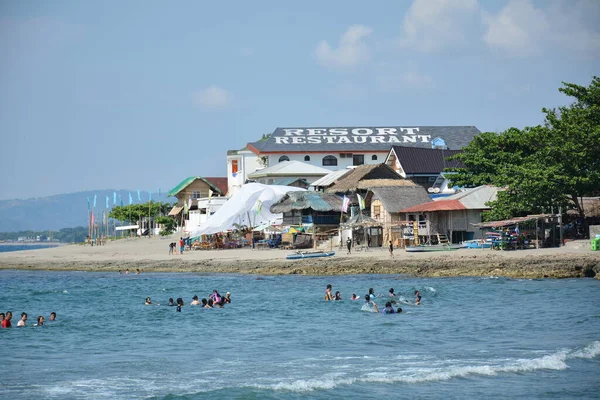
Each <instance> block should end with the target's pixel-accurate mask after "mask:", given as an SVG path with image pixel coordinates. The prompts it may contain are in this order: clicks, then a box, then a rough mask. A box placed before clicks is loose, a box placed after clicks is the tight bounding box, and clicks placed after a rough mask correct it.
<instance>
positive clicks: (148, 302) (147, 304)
mask: <svg viewBox="0 0 600 400" xmlns="http://www.w3.org/2000/svg"><path fill="white" fill-rule="evenodd" d="M151 304H152V299H151V298H150V297H146V302H145V303H144V305H146V306H149V305H151Z"/></svg>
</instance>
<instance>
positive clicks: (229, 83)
mask: <svg viewBox="0 0 600 400" xmlns="http://www.w3.org/2000/svg"><path fill="white" fill-rule="evenodd" d="M599 20H600V1H596V0H590V1H578V0H554V1H552V0H549V1H535V0H510V1H506V0H498V1H495V0H411V1H409V0H406V1H398V0H395V1H371V2H366V1H349V0H339V1H323V0H320V1H306V0H305V1H297V2H291V1H280V0H279V1H242V0H240V1H187V2H186V1H177V2H166V1H133V0H128V1H105V0H103V1H95V2H93V1H79V0H74V1H61V0H56V1H28V0H14V1H9V0H4V1H1V2H0V134H1V141H0V171H1V173H0V199H8V198H26V197H37V196H46V195H50V194H58V193H65V192H74V191H80V190H94V189H105V188H117V189H119V188H127V189H134V190H135V189H137V188H140V189H143V190H149V189H150V190H157V189H158V188H161V189H162V190H163V192H164V191H166V190H169V189H171V188H172V187H174V186H175V185H176V184H178V183H179V182H180V181H181V180H182V179H183V178H185V177H187V176H192V175H202V176H225V166H226V151H227V150H228V149H240V148H242V147H244V146H245V145H246V143H247V142H251V141H255V140H257V139H259V138H260V136H261V135H262V134H264V133H269V132H272V131H273V130H274V129H275V128H276V127H278V126H353V125H354V126H361V125H366V126H382V125H396V126H406V125H475V126H477V127H478V128H479V129H480V130H481V131H501V130H504V129H507V128H509V127H511V126H516V127H519V128H522V127H524V126H527V125H536V124H539V123H541V122H542V118H543V116H542V114H541V112H540V110H541V108H542V107H544V106H546V107H554V106H557V105H560V104H565V103H566V102H567V101H568V100H567V98H566V97H564V96H563V95H562V94H560V93H559V92H558V91H557V88H558V87H559V86H560V85H561V81H567V82H574V83H579V84H582V85H588V84H589V83H590V81H591V78H592V75H594V74H595V75H600V68H599V66H600V24H598V23H597V21H599ZM594 67H595V68H594Z"/></svg>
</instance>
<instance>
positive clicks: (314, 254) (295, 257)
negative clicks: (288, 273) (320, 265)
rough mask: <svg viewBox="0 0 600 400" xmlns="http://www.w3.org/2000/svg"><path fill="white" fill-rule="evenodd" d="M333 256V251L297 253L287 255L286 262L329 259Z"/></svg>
mask: <svg viewBox="0 0 600 400" xmlns="http://www.w3.org/2000/svg"><path fill="white" fill-rule="evenodd" d="M333 255H335V251H328V252H325V251H297V252H295V253H294V254H289V255H288V256H287V257H286V258H287V259H288V260H299V259H302V258H317V257H331V256H333Z"/></svg>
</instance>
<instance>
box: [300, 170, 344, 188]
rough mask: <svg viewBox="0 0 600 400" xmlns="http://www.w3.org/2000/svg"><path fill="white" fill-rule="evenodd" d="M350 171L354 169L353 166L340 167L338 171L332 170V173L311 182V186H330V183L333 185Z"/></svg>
mask: <svg viewBox="0 0 600 400" xmlns="http://www.w3.org/2000/svg"><path fill="white" fill-rule="evenodd" d="M350 171H352V169H351V168H347V169H338V170H337V171H331V172H330V173H328V174H327V175H325V176H324V177H322V178H319V179H317V180H316V181H314V182H313V183H311V184H310V186H314V187H317V186H329V185H333V184H334V183H335V182H337V181H338V180H339V179H340V178H341V177H342V176H344V175H346V174H347V173H348V172H350Z"/></svg>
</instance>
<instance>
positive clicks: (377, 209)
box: [373, 206, 381, 218]
mask: <svg viewBox="0 0 600 400" xmlns="http://www.w3.org/2000/svg"><path fill="white" fill-rule="evenodd" d="M373 214H375V218H379V215H380V214H381V206H373Z"/></svg>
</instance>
